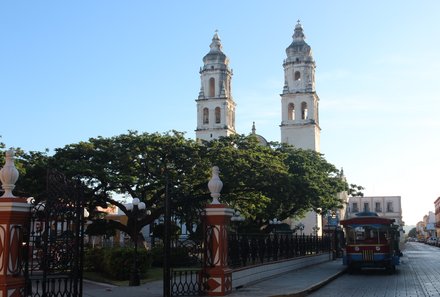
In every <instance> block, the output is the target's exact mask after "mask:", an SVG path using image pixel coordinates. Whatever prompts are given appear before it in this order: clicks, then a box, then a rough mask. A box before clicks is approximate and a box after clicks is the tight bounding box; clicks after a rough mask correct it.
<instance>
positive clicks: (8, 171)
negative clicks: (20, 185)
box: [0, 149, 18, 198]
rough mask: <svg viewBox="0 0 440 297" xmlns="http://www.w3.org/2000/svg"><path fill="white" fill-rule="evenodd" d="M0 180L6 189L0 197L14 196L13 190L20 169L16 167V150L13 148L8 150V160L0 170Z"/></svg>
mask: <svg viewBox="0 0 440 297" xmlns="http://www.w3.org/2000/svg"><path fill="white" fill-rule="evenodd" d="M0 180H1V182H2V188H3V190H4V191H5V193H4V194H3V196H2V197H0V198H14V197H15V196H14V195H13V194H12V190H13V189H14V188H15V183H16V182H17V180H18V170H17V168H15V164H14V151H13V150H12V149H11V150H8V151H7V152H6V162H5V166H3V168H2V169H1V170H0Z"/></svg>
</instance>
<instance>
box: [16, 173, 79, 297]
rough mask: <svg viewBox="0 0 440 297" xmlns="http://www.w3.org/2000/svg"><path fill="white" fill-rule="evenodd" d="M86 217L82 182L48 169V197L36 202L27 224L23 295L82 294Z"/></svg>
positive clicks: (39, 296)
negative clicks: (75, 182) (69, 179)
mask: <svg viewBox="0 0 440 297" xmlns="http://www.w3.org/2000/svg"><path fill="white" fill-rule="evenodd" d="M83 218H84V205H83V197H82V192H81V191H80V187H79V184H78V185H76V184H74V183H72V182H71V181H68V180H67V179H66V177H65V176H64V175H63V174H61V173H59V172H55V171H51V172H49V173H48V174H47V192H46V197H44V200H41V201H35V202H34V205H33V207H32V210H31V219H30V222H29V225H28V226H27V227H28V228H27V229H28V232H27V236H26V238H25V243H24V247H25V257H24V260H25V263H24V276H25V279H26V287H25V295H24V296H32V297H33V296H38V297H52V296H69V297H70V296H71V297H77V296H79V297H81V296H82V268H83V267H82V266H83V234H84V220H83Z"/></svg>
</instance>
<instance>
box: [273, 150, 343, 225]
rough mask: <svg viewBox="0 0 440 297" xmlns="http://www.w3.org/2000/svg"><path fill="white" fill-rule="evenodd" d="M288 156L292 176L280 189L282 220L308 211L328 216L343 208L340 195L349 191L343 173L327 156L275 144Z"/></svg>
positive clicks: (279, 202) (278, 206)
mask: <svg viewBox="0 0 440 297" xmlns="http://www.w3.org/2000/svg"><path fill="white" fill-rule="evenodd" d="M272 146H273V147H274V149H275V150H277V151H279V152H281V153H283V154H284V155H285V158H284V163H285V165H286V166H287V167H288V172H289V175H288V176H287V178H286V180H285V181H283V182H282V186H281V187H280V188H279V191H278V192H279V198H278V199H277V200H276V201H277V203H278V204H279V205H276V206H275V207H277V208H278V209H279V212H280V213H279V218H280V219H285V218H287V217H292V216H296V215H298V214H302V213H304V212H305V211H310V210H314V211H316V212H326V211H327V210H331V209H335V208H341V207H342V206H343V205H342V203H343V202H342V201H340V200H339V199H338V198H337V194H338V193H340V192H342V191H345V190H347V184H346V182H345V181H344V180H343V179H342V178H341V174H340V172H339V170H338V169H337V168H336V167H335V166H334V165H333V164H330V163H328V162H327V161H326V160H325V159H324V156H323V155H322V154H320V153H318V152H316V151H313V150H303V149H298V148H295V147H292V146H290V145H286V144H279V143H272Z"/></svg>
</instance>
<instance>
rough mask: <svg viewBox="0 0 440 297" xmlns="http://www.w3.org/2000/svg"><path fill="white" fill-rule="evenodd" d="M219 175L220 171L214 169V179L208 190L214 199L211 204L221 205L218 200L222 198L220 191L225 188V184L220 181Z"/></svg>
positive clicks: (210, 181) (211, 180) (210, 182)
mask: <svg viewBox="0 0 440 297" xmlns="http://www.w3.org/2000/svg"><path fill="white" fill-rule="evenodd" d="M219 173H220V169H219V168H218V167H217V166H214V167H212V177H211V179H210V180H209V183H208V188H209V191H210V192H211V197H212V202H211V204H220V201H219V200H218V198H219V197H220V191H221V190H222V188H223V182H222V181H221V180H220V177H219Z"/></svg>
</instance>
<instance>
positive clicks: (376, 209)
mask: <svg viewBox="0 0 440 297" xmlns="http://www.w3.org/2000/svg"><path fill="white" fill-rule="evenodd" d="M374 211H376V212H382V207H381V205H380V202H376V205H375V207H374Z"/></svg>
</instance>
